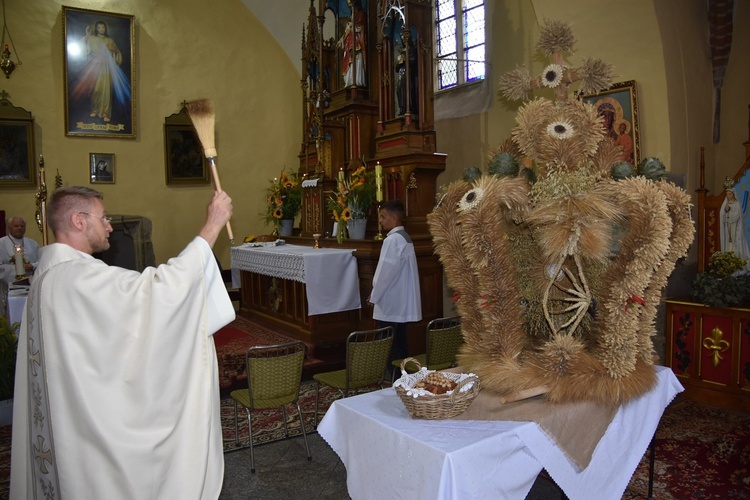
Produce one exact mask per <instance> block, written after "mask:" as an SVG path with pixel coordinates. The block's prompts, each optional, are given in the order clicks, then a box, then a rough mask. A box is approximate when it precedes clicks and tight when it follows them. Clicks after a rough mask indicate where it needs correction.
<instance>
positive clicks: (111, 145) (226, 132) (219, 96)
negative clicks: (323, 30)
mask: <svg viewBox="0 0 750 500" xmlns="http://www.w3.org/2000/svg"><path fill="white" fill-rule="evenodd" d="M62 5H63V2H61V1H59V0H6V12H7V16H8V28H9V29H10V32H11V34H12V36H13V42H14V44H15V46H16V48H17V50H18V53H19V55H20V57H21V61H22V63H23V64H22V65H21V66H19V67H18V68H17V69H16V71H15V72H14V73H13V75H12V76H11V78H10V79H8V80H6V79H1V81H2V83H1V84H0V89H5V90H6V91H7V92H8V93H9V94H10V100H11V102H12V103H13V104H14V105H15V106H19V107H22V108H25V109H26V110H28V111H31V112H32V114H33V116H34V119H35V122H36V128H35V133H36V153H37V155H38V154H43V155H44V159H45V164H46V167H47V180H48V185H49V186H50V187H52V185H53V182H54V174H55V172H56V171H59V173H60V175H61V176H62V178H63V181H64V183H65V184H69V185H72V184H83V185H89V180H88V157H89V153H114V154H115V163H116V183H115V184H113V185H109V184H95V185H92V186H91V187H94V188H95V189H99V190H101V191H102V192H103V193H104V195H105V205H106V207H107V211H108V212H109V213H112V214H129V215H142V216H146V217H149V218H150V219H151V220H152V221H153V224H154V231H153V242H154V249H155V253H156V260H157V262H164V261H166V260H167V259H168V258H170V257H172V256H173V255H176V254H177V253H178V252H179V251H180V250H181V249H182V248H183V247H184V245H185V244H186V243H187V242H188V241H189V240H190V239H192V237H193V236H195V235H196V234H197V232H198V230H199V229H200V226H201V224H202V222H203V220H204V218H205V207H206V204H207V202H208V200H209V198H210V196H211V192H212V187H211V185H202V186H197V187H174V186H167V185H166V182H165V166H164V139H163V123H164V118H165V117H167V116H169V115H171V114H173V113H177V112H179V110H180V107H181V106H180V103H181V102H182V101H183V100H187V101H191V100H194V99H200V98H210V99H212V100H213V101H214V105H215V108H216V133H215V135H216V147H217V150H218V165H219V172H220V177H221V183H222V187H223V188H224V189H225V190H226V191H227V192H228V193H229V194H230V195H231V196H232V198H233V200H234V218H233V219H232V225H233V229H234V232H235V238H241V237H243V236H245V235H247V234H251V233H255V234H258V233H264V232H270V230H269V228H265V227H264V226H263V224H262V222H261V220H260V217H259V216H258V214H259V213H260V212H261V211H262V209H263V203H264V200H263V190H264V188H265V187H266V183H267V180H268V179H270V178H273V177H275V176H278V174H279V172H280V171H281V169H282V168H283V167H284V166H286V167H287V169H290V170H293V169H295V168H296V167H297V153H298V151H299V144H300V140H301V127H300V122H301V104H300V90H299V72H298V70H297V68H296V66H298V65H299V62H297V61H295V62H293V61H290V60H289V58H288V57H287V56H286V54H285V53H284V52H283V51H282V50H281V48H280V47H279V46H278V44H277V43H276V42H275V41H274V39H273V37H271V36H270V34H269V33H268V31H267V30H266V29H265V28H264V26H263V25H261V24H260V23H259V22H258V20H257V19H256V18H255V17H254V16H253V14H252V13H251V12H250V11H249V10H248V9H247V7H246V6H244V5H243V4H242V2H241V1H240V0H221V1H215V0H158V1H156V0H128V1H123V0H121V1H93V0H87V1H85V0H66V1H65V2H64V5H66V6H68V7H75V8H84V9H92V10H102V11H108V12H116V13H120V14H130V15H134V16H135V23H136V58H137V63H136V84H135V91H136V110H137V138H136V139H135V140H127V139H108V138H81V137H66V136H65V133H64V129H65V125H64V123H65V120H64V101H63V49H62V42H63V32H62V30H63V27H62ZM303 22H304V19H300V20H298V22H296V23H293V26H294V28H292V25H291V24H290V29H297V27H298V26H301V24H302V23H303ZM34 194H35V189H12V190H9V189H6V188H0V208H2V209H5V210H6V211H7V212H9V214H10V213H14V214H20V215H21V216H23V217H24V218H26V219H27V222H29V223H30V224H29V228H28V229H27V235H28V236H30V237H33V238H36V239H37V240H39V241H41V235H40V233H39V232H38V231H37V229H36V228H35V227H34V226H33V225H32V224H31V221H32V220H33V216H34V212H35V198H34ZM50 236H51V235H50ZM215 252H216V253H217V255H218V256H219V258H220V260H221V261H222V264H223V265H224V266H225V267H228V266H229V242H228V240H227V239H225V238H221V239H220V240H219V241H218V242H217V245H216V248H215Z"/></svg>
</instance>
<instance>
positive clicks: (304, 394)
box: [0, 382, 339, 500]
mask: <svg viewBox="0 0 750 500" xmlns="http://www.w3.org/2000/svg"><path fill="white" fill-rule="evenodd" d="M315 387H316V384H315V383H314V382H305V383H303V384H302V386H301V387H300V407H301V408H302V418H303V419H304V421H305V430H306V432H308V433H310V432H314V428H313V418H314V413H315ZM338 397H339V393H338V391H335V390H333V389H331V388H329V387H323V388H321V390H320V418H322V417H323V415H324V414H325V410H327V409H328V407H329V406H331V403H332V402H333V400H334V399H336V398H338ZM246 415H247V414H246V412H245V410H243V409H242V407H240V408H239V411H238V418H237V422H238V424H239V438H240V440H239V446H237V445H236V444H235V440H234V403H233V401H232V399H230V398H225V399H222V401H221V431H222V435H223V438H224V452H225V453H226V452H230V451H236V450H241V449H244V448H247V447H249V446H250V441H249V437H248V434H247V416H246ZM286 415H287V428H288V429H289V437H290V438H292V437H296V436H300V435H302V428H301V427H300V425H299V416H298V415H297V408H296V407H295V406H288V407H287V408H286ZM320 418H319V419H318V421H320ZM252 419H253V430H254V439H253V445H254V446H258V445H260V444H265V443H270V442H273V441H278V440H281V439H285V435H284V424H283V423H282V420H281V411H279V410H268V411H255V412H253V413H252ZM10 444H11V426H10V425H4V426H1V427H0V500H6V499H7V498H8V494H9V493H8V489H9V487H10V485H9V483H10Z"/></svg>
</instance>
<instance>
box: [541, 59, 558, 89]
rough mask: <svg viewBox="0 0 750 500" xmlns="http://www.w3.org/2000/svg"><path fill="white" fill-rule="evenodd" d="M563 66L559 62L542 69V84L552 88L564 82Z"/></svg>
mask: <svg viewBox="0 0 750 500" xmlns="http://www.w3.org/2000/svg"><path fill="white" fill-rule="evenodd" d="M562 78H563V67H562V66H560V65H559V64H550V65H549V66H547V67H546V68H544V71H542V76H541V81H542V85H544V86H545V87H549V88H551V89H554V88H556V87H557V86H558V85H560V83H561V82H562Z"/></svg>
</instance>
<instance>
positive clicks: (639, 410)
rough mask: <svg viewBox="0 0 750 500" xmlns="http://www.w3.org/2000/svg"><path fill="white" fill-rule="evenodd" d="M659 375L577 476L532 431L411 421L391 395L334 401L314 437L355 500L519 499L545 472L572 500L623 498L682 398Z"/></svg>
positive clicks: (510, 425) (664, 371)
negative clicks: (334, 460) (338, 465)
mask: <svg viewBox="0 0 750 500" xmlns="http://www.w3.org/2000/svg"><path fill="white" fill-rule="evenodd" d="M656 369H657V379H658V380H657V385H656V386H655V387H654V388H653V389H652V390H651V391H650V392H648V393H647V394H644V395H643V396H641V397H640V398H637V399H634V400H632V401H630V402H628V403H627V404H625V405H623V406H621V407H620V409H619V410H618V411H617V413H616V415H615V417H614V419H613V420H612V422H611V424H610V425H609V428H608V429H607V432H606V433H605V434H604V436H603V437H602V439H601V440H600V441H599V444H598V445H597V447H596V449H595V450H594V454H593V456H592V458H591V462H590V463H589V465H588V467H586V468H585V469H584V470H582V471H581V470H579V468H578V467H577V466H576V465H575V464H574V463H573V462H571V461H570V460H569V459H568V458H567V457H566V456H565V454H564V453H563V451H562V450H560V448H559V447H558V446H557V445H556V444H555V442H554V441H553V440H552V439H551V438H550V437H549V436H548V435H547V434H545V433H544V431H543V430H542V429H541V428H540V427H539V426H538V425H537V424H536V423H534V422H510V421H478V420H419V419H413V418H411V416H409V413H408V412H407V410H406V408H405V407H404V405H403V403H402V402H401V400H400V399H399V397H398V395H397V394H396V391H395V390H394V389H393V388H388V389H383V390H380V391H376V392H370V393H366V394H362V395H359V396H354V397H351V398H346V399H340V400H337V401H334V403H333V405H332V406H331V408H330V409H329V410H328V411H327V412H326V414H325V417H324V418H323V420H322V421H321V422H320V425H319V426H318V433H319V434H320V436H321V437H323V439H325V440H326V441H327V442H328V443H329V444H330V445H331V447H332V448H333V450H334V451H335V452H336V453H337V454H338V455H339V457H340V458H341V460H342V462H343V463H344V465H345V466H346V472H347V478H346V482H347V487H348V489H349V494H350V495H351V497H352V498H353V499H354V500H359V499H370V498H371V499H381V498H404V499H406V498H408V499H430V500H432V499H457V500H458V499H467V498H471V499H479V498H488V499H498V498H524V497H525V496H526V495H527V494H528V492H529V491H530V489H531V486H532V485H533V483H534V480H535V479H536V477H537V475H538V474H539V472H541V470H542V469H543V468H544V469H546V470H547V472H548V473H549V475H550V476H551V477H552V479H553V480H554V481H555V482H556V483H557V485H558V486H559V487H560V488H561V489H562V490H563V491H564V492H565V494H566V495H567V496H568V498H570V499H571V500H576V499H586V500H588V499H591V498H602V499H609V498H621V497H622V494H623V492H624V491H625V488H626V487H627V485H628V483H629V481H630V478H631V477H632V475H633V472H634V471H635V469H636V467H637V466H638V463H639V462H640V460H641V458H642V457H643V454H644V453H645V451H646V449H647V448H648V444H649V442H650V441H651V438H652V436H653V434H654V432H655V431H656V427H657V425H658V424H659V420H660V419H661V416H662V413H663V412H664V408H666V406H667V405H668V404H669V402H670V401H671V400H672V399H673V398H674V397H675V395H677V394H678V393H680V392H681V391H682V390H683V389H682V386H681V385H680V383H679V382H678V381H677V378H676V377H675V376H674V374H673V373H672V371H671V370H670V369H668V368H665V367H656Z"/></svg>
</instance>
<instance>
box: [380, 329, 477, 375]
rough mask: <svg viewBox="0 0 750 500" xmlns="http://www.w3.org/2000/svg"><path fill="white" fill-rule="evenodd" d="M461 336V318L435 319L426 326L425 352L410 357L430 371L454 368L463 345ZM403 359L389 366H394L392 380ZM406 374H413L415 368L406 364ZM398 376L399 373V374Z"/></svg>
mask: <svg viewBox="0 0 750 500" xmlns="http://www.w3.org/2000/svg"><path fill="white" fill-rule="evenodd" d="M463 341H464V339H463V336H462V335H461V318H460V317H458V316H455V317H452V318H437V319H433V320H432V321H430V322H429V323H428V324H427V338H426V340H425V344H426V348H427V349H426V350H427V352H425V353H424V354H418V355H416V356H412V357H413V358H414V359H416V360H417V361H419V364H420V365H422V366H426V367H427V368H429V369H430V370H445V369H446V368H452V367H454V366H456V354H458V350H459V348H460V347H461V344H463ZM402 361H403V359H396V360H394V361H393V362H392V363H391V364H392V365H393V366H394V370H393V379H395V378H396V373H397V372H398V371H399V369H400V368H401V362H402ZM405 368H406V372H407V373H414V372H415V371H417V367H416V366H415V365H413V364H409V363H407V364H406V365H405ZM399 375H400V372H399Z"/></svg>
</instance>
